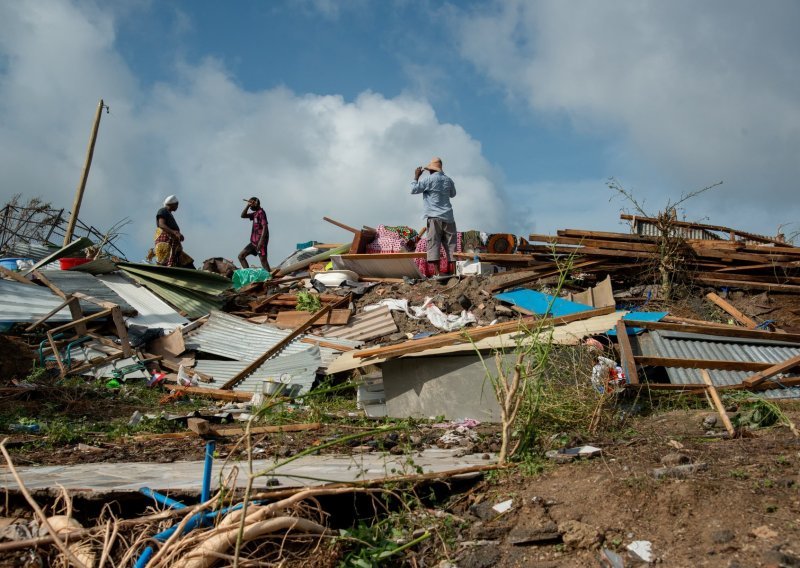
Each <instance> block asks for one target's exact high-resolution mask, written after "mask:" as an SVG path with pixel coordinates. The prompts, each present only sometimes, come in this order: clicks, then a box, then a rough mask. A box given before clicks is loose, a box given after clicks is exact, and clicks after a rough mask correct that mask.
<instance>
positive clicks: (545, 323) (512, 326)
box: [353, 306, 615, 359]
mask: <svg viewBox="0 0 800 568" xmlns="http://www.w3.org/2000/svg"><path fill="white" fill-rule="evenodd" d="M614 311H615V309H614V307H613V306H609V307H607V308H597V309H594V310H587V311H585V312H579V313H576V314H570V315H568V316H561V317H557V318H546V319H539V318H535V317H527V318H521V319H519V320H516V321H509V322H504V323H498V324H495V325H485V326H481V327H474V328H471V329H464V330H461V331H453V332H450V333H442V334H439V335H434V336H432V337H426V338H425V339H415V340H411V341H404V342H403V343H399V344H397V345H387V346H384V347H376V348H372V349H362V350H358V351H356V352H355V353H353V356H354V357H358V358H360V359H363V358H366V357H382V358H393V357H400V356H402V355H408V354H409V353H418V352H420V351H427V350H428V349H435V348H437V347H446V346H448V345H456V344H459V343H468V342H470V341H478V340H480V339H485V338H487V337H494V336H496V335H502V334H504V333H514V332H516V331H522V332H525V331H531V330H535V329H537V328H538V327H542V328H545V327H549V326H553V325H561V324H565V323H570V322H573V321H580V320H585V319H589V318H593V317H595V316H603V315H607V314H611V313H614Z"/></svg>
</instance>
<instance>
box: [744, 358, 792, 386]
mask: <svg viewBox="0 0 800 568" xmlns="http://www.w3.org/2000/svg"><path fill="white" fill-rule="evenodd" d="M798 365H800V355H798V356H796V357H792V358H791V359H787V360H786V361H782V362H780V363H777V364H775V365H772V366H770V367H767V368H766V369H763V370H760V371H759V372H758V373H756V374H755V375H751V376H749V377H747V378H746V379H744V380H743V381H742V385H743V386H744V387H746V388H752V387H755V386H757V385H760V384H761V383H763V382H764V381H766V380H767V379H769V378H772V377H774V376H775V375H779V374H781V373H785V372H786V371H789V370H790V369H793V368H794V367H797V366H798Z"/></svg>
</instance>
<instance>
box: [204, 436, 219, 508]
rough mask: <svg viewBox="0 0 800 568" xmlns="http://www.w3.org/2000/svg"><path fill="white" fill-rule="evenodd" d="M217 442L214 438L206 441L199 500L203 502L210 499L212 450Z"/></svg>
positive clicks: (212, 463)
mask: <svg viewBox="0 0 800 568" xmlns="http://www.w3.org/2000/svg"><path fill="white" fill-rule="evenodd" d="M216 447H217V443H216V442H215V441H214V440H211V441H210V442H208V443H206V460H205V464H203V488H202V490H201V491H200V502H201V503H205V502H206V501H208V500H209V499H211V466H212V465H214V450H215V449H216Z"/></svg>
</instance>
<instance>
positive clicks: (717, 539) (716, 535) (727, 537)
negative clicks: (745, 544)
mask: <svg viewBox="0 0 800 568" xmlns="http://www.w3.org/2000/svg"><path fill="white" fill-rule="evenodd" d="M734 538H736V533H734V532H733V531H732V530H729V529H723V530H720V531H714V532H713V533H712V534H711V542H713V543H714V544H725V543H728V542H730V541H732V540H733V539H734Z"/></svg>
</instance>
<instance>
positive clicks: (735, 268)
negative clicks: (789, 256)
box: [716, 260, 800, 273]
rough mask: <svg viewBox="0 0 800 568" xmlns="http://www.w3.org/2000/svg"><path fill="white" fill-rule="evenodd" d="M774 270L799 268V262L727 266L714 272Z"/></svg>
mask: <svg viewBox="0 0 800 568" xmlns="http://www.w3.org/2000/svg"><path fill="white" fill-rule="evenodd" d="M775 268H800V260H795V261H792V262H766V263H763V264H752V265H750V266H727V267H725V268H720V269H719V270H717V271H716V272H719V273H728V272H746V271H750V270H766V269H769V270H774V269H775Z"/></svg>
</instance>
